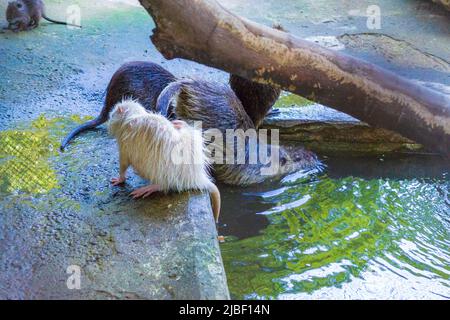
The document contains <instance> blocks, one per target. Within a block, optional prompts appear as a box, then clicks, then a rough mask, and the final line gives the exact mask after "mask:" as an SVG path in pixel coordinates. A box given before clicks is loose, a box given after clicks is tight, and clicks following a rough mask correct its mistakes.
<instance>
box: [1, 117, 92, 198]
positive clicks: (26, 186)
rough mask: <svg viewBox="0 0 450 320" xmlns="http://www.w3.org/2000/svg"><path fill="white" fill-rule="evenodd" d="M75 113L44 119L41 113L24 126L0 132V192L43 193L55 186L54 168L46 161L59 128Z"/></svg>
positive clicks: (71, 118) (55, 144)
mask: <svg viewBox="0 0 450 320" xmlns="http://www.w3.org/2000/svg"><path fill="white" fill-rule="evenodd" d="M69 121H75V122H79V123H81V122H83V121H85V119H84V118H83V119H82V118H80V117H79V116H72V117H70V118H53V119H47V118H46V117H45V116H43V115H41V116H39V117H38V118H37V119H36V120H34V121H33V122H32V123H31V124H30V125H29V126H28V128H27V127H25V126H24V125H22V126H19V127H18V128H17V129H10V130H5V131H0V176H1V177H2V179H1V181H0V192H2V193H13V192H19V191H20V192H25V193H31V194H40V193H46V192H48V191H50V190H52V189H54V188H58V187H59V184H58V179H57V174H56V172H55V170H54V169H53V168H52V166H51V165H50V162H49V158H50V157H51V156H55V155H56V154H57V152H56V150H57V145H58V144H59V140H60V137H61V135H62V131H63V130H61V129H63V128H65V126H66V124H67V123H68V122H69Z"/></svg>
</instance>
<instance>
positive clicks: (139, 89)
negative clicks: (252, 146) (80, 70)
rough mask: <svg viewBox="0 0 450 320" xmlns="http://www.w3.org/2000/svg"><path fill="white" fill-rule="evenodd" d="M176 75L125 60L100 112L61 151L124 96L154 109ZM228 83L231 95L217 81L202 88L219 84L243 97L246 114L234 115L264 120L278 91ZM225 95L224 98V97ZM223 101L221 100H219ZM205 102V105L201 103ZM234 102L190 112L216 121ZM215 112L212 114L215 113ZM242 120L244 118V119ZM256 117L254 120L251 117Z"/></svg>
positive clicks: (237, 80) (242, 81) (241, 82)
mask: <svg viewBox="0 0 450 320" xmlns="http://www.w3.org/2000/svg"><path fill="white" fill-rule="evenodd" d="M176 80H177V79H176V77H175V76H174V75H172V74H171V73H170V72H169V71H167V70H166V69H164V68H163V67H161V66H160V65H157V64H155V63H152V62H143V61H134V62H128V63H125V64H124V65H122V66H121V67H120V68H119V69H118V70H117V71H116V72H115V73H114V75H113V76H112V78H111V80H110V82H109V84H108V87H107V89H106V98H105V104H104V106H103V109H102V111H101V112H100V115H99V116H98V117H97V118H95V119H94V120H91V121H88V122H86V123H84V124H82V125H80V126H78V127H77V128H75V129H74V130H73V131H72V132H70V133H69V134H68V135H67V137H66V138H65V139H64V140H63V142H62V143H61V147H60V149H61V150H64V149H65V148H66V146H67V144H68V143H69V142H70V141H71V140H72V139H73V138H74V137H75V136H76V135H78V134H79V133H81V132H83V131H86V130H89V129H93V128H95V127H97V126H99V125H101V124H102V123H104V122H106V121H107V120H108V114H109V113H110V111H111V110H112V108H113V107H114V105H115V104H116V103H118V102H120V101H121V100H122V99H123V98H128V97H132V98H133V99H136V100H137V101H138V102H140V103H141V104H142V105H143V106H144V107H145V108H146V109H147V110H155V104H156V99H157V98H158V96H159V94H160V93H161V91H162V90H163V89H164V88H165V87H166V86H167V85H168V84H169V83H171V82H173V81H176ZM230 84H232V85H233V90H235V93H236V94H233V95H232V96H231V95H230V93H232V91H231V90H229V88H228V87H225V86H218V85H216V84H211V85H210V86H209V85H205V86H204V89H205V90H209V91H210V93H211V96H214V91H215V90H217V89H218V88H219V87H220V88H222V89H221V90H222V91H223V92H224V94H225V96H226V97H227V99H238V98H239V95H240V96H241V97H242V98H243V99H244V101H245V103H244V104H242V103H241V102H239V105H240V106H243V108H244V110H242V109H240V110H239V112H241V113H246V114H249V116H250V117H248V116H247V115H245V116H244V115H243V114H239V115H237V117H235V118H233V119H234V120H236V119H242V121H244V122H245V121H247V122H249V124H248V125H250V123H251V124H252V125H253V124H256V125H259V123H260V122H261V121H262V119H264V117H265V115H266V113H267V112H268V110H270V108H271V106H272V105H273V103H274V102H275V101H276V98H277V97H278V95H279V90H278V89H274V88H272V87H270V86H264V85H260V84H257V83H254V82H251V81H249V80H246V79H244V78H241V77H238V76H235V75H231V76H230ZM247 90H248V92H249V94H248V95H247V96H246V95H245V92H246V91H247ZM225 96H224V97H225ZM202 97H203V98H205V99H207V96H205V95H203V96H202ZM222 101H224V100H222ZM204 105H206V104H204ZM234 105H236V102H229V103H228V104H226V105H225V106H222V109H220V110H219V109H218V108H216V109H210V110H195V111H192V112H198V113H201V112H209V113H210V114H209V115H208V116H202V118H203V119H205V120H204V121H208V120H207V119H211V120H213V119H214V120H215V119H216V118H217V115H218V112H220V113H221V117H222V120H224V119H225V118H228V113H229V107H230V106H234ZM258 105H261V106H263V107H262V108H261V111H258V108H257V106H258ZM214 113H215V114H214ZM244 119H245V120H244ZM253 119H256V120H257V123H255V122H253V121H252V120H253ZM233 128H242V129H245V130H246V128H247V125H244V124H243V123H239V124H236V126H233Z"/></svg>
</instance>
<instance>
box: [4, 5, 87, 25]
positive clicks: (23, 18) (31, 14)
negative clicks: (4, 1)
mask: <svg viewBox="0 0 450 320" xmlns="http://www.w3.org/2000/svg"><path fill="white" fill-rule="evenodd" d="M44 11H45V6H44V2H42V0H16V1H12V2H10V3H8V7H7V8H6V20H7V21H8V29H10V30H13V31H27V30H31V29H34V28H37V27H38V26H39V22H40V20H41V18H44V19H45V20H48V21H50V22H53V23H56V24H63V25H71V26H74V27H79V28H81V26H77V25H74V24H70V23H66V22H62V21H56V20H53V19H50V18H49V17H47V16H46V15H45V12H44Z"/></svg>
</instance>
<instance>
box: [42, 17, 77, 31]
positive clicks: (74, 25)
mask: <svg viewBox="0 0 450 320" xmlns="http://www.w3.org/2000/svg"><path fill="white" fill-rule="evenodd" d="M42 18H44V19H45V20H47V21H50V22H53V23H56V24H63V25H65V26H72V27H77V28H81V26H79V25H76V24H71V23H67V22H63V21H57V20H53V19H50V18H49V17H47V16H46V15H44V14H43V15H42Z"/></svg>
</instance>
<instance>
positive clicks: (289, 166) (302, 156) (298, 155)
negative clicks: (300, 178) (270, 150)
mask: <svg viewBox="0 0 450 320" xmlns="http://www.w3.org/2000/svg"><path fill="white" fill-rule="evenodd" d="M279 154H280V160H279V161H280V166H279V170H280V175H285V174H288V173H291V172H295V171H299V170H311V169H314V168H318V167H320V166H321V162H320V161H319V159H318V158H317V156H316V154H315V153H314V152H312V151H309V150H306V149H305V148H303V147H291V146H288V147H284V148H280V152H279Z"/></svg>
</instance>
